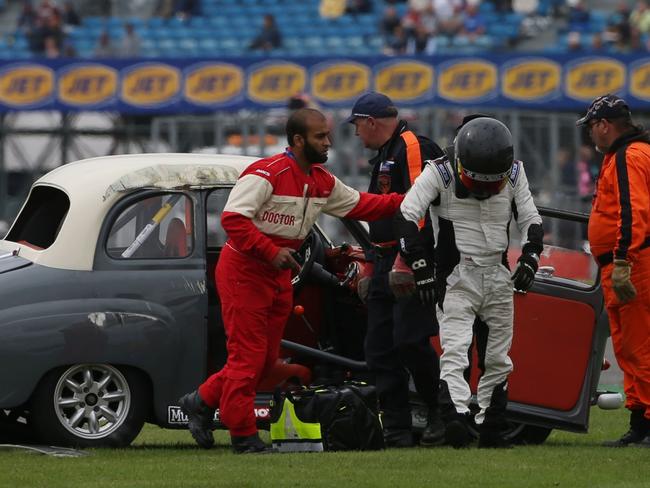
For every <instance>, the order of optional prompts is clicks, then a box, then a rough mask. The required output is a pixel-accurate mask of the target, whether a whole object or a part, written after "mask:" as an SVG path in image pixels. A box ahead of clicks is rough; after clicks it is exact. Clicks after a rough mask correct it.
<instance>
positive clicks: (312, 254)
mask: <svg viewBox="0 0 650 488" xmlns="http://www.w3.org/2000/svg"><path fill="white" fill-rule="evenodd" d="M322 247H323V243H322V242H321V241H320V238H319V236H318V234H317V233H316V232H315V231H314V230H313V229H312V230H311V231H310V232H309V234H307V237H305V240H304V241H303V243H302V246H300V249H298V250H297V251H296V252H295V255H294V257H296V261H298V264H300V271H298V273H297V274H296V275H295V276H294V277H293V278H291V284H292V285H293V292H294V294H296V293H298V292H299V291H300V289H301V288H302V287H303V286H304V284H305V281H306V280H307V277H308V276H309V273H311V270H312V268H313V267H314V261H315V260H316V255H317V254H320V253H321V252H322Z"/></svg>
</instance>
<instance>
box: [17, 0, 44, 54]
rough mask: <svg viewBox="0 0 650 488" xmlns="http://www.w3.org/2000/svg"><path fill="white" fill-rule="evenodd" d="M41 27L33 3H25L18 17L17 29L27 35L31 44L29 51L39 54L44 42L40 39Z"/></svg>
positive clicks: (27, 0)
mask: <svg viewBox="0 0 650 488" xmlns="http://www.w3.org/2000/svg"><path fill="white" fill-rule="evenodd" d="M40 26H41V24H40V22H39V20H38V16H37V15H36V10H34V7H33V5H32V2H30V1H29V0H26V1H24V2H23V8H22V10H21V12H20V15H19V16H18V21H17V23H16V29H17V30H18V31H19V32H22V33H23V34H24V35H25V37H26V38H27V40H28V42H29V49H30V50H31V51H33V52H38V50H39V49H38V46H39V43H40V42H41V41H42V38H41V37H40Z"/></svg>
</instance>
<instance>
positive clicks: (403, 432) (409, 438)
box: [384, 428, 415, 448]
mask: <svg viewBox="0 0 650 488" xmlns="http://www.w3.org/2000/svg"><path fill="white" fill-rule="evenodd" d="M384 444H385V445H386V447H388V448H391V447H392V448H402V447H413V446H414V445H415V442H414V441H413V432H411V429H396V428H388V429H384Z"/></svg>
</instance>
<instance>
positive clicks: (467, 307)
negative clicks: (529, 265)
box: [401, 157, 542, 424]
mask: <svg viewBox="0 0 650 488" xmlns="http://www.w3.org/2000/svg"><path fill="white" fill-rule="evenodd" d="M453 174H454V173H453V168H452V166H451V164H450V163H449V161H448V160H447V158H446V157H444V158H440V159H438V160H436V161H433V162H431V163H429V164H428V165H427V166H426V167H425V169H424V171H423V172H422V175H421V176H420V177H419V178H418V179H417V180H416V181H415V184H414V186H413V187H412V188H411V190H410V191H409V192H408V194H407V195H406V198H405V199H404V201H403V202H402V205H401V212H402V215H403V217H404V218H405V219H406V220H408V221H411V222H416V223H417V222H418V221H419V220H420V219H421V218H422V217H423V216H424V215H425V213H426V211H427V209H429V210H430V212H431V217H432V218H431V220H432V221H433V223H434V232H435V233H436V234H437V235H436V251H435V252H436V274H437V275H438V276H440V275H441V274H443V278H444V276H447V275H448V276H447V281H446V287H445V288H446V289H444V290H441V293H444V301H443V302H442V303H440V302H439V307H437V317H438V322H439V324H440V341H441V345H442V350H443V353H442V356H441V358H440V370H441V371H440V380H441V390H440V394H441V407H442V408H443V416H444V404H445V403H447V404H449V403H450V404H451V405H449V408H452V405H453V408H454V409H455V412H454V414H455V415H463V416H465V415H467V414H468V413H469V403H470V396H471V393H470V387H469V384H468V383H467V380H466V379H465V376H464V372H465V370H466V369H467V368H468V366H469V359H468V350H469V348H470V346H471V342H472V334H473V324H474V320H475V318H476V317H478V318H479V319H480V320H482V321H483V322H484V323H485V324H486V325H487V327H488V329H489V332H488V338H487V347H486V351H485V365H484V368H485V369H484V373H483V375H482V376H481V378H480V381H479V384H478V392H477V397H478V398H477V399H478V405H479V408H480V411H479V412H478V413H477V414H476V416H475V422H476V423H477V424H482V423H483V421H484V420H485V418H486V412H488V414H489V413H490V412H493V413H494V414H498V415H499V416H500V417H502V416H503V415H504V414H505V407H506V403H507V377H508V375H509V373H510V372H511V371H512V369H513V366H512V361H511V360H510V357H509V356H508V352H509V350H510V345H511V343H512V329H513V285H512V281H511V275H510V271H509V269H508V267H507V266H508V264H507V249H508V228H509V223H510V220H511V218H512V217H513V215H514V216H515V218H516V221H517V226H518V228H519V231H520V232H521V235H522V236H523V237H522V249H523V250H524V251H526V250H527V249H528V250H530V249H531V248H533V249H532V250H533V251H534V252H536V253H537V254H539V253H540V252H541V246H542V228H541V223H542V219H541V217H540V216H539V213H538V212H537V208H536V207H535V204H534V202H533V198H532V195H531V193H530V189H529V187H528V180H527V178H526V173H525V172H524V168H523V164H522V163H521V162H520V161H515V163H514V165H513V169H512V173H511V176H510V178H509V182H508V183H507V184H506V186H505V188H504V189H503V190H501V192H500V193H498V194H497V195H493V196H491V197H490V198H487V199H485V200H478V199H476V198H472V197H467V198H459V197H457V196H456V192H455V188H454V185H455V184H456V180H455V178H454V177H453ZM436 224H437V225H436ZM444 268H447V272H446V273H445V272H444V271H442V270H443V269H444ZM452 268H453V271H451V269H452ZM449 271H451V274H449ZM445 397H447V398H445Z"/></svg>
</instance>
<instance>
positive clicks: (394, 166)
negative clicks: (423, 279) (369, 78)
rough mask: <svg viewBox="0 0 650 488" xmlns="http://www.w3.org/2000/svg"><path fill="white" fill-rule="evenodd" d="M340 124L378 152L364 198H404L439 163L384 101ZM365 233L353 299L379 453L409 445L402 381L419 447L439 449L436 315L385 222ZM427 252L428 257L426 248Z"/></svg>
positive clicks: (370, 96)
mask: <svg viewBox="0 0 650 488" xmlns="http://www.w3.org/2000/svg"><path fill="white" fill-rule="evenodd" d="M347 122H349V123H352V124H354V125H355V129H356V130H355V133H356V135H357V136H358V137H359V139H361V141H362V143H363V144H364V146H365V147H366V148H368V149H374V150H377V151H378V152H377V155H376V156H375V157H374V158H372V159H371V160H370V164H371V165H372V177H371V181H370V188H369V189H368V192H369V193H376V194H384V193H390V192H396V193H406V192H407V191H408V190H409V188H410V187H411V185H412V184H413V182H414V181H415V178H417V177H418V176H419V174H420V173H421V171H422V168H423V167H424V165H425V164H426V162H427V161H432V160H434V159H437V158H439V157H440V156H442V155H443V152H442V150H441V149H440V148H439V147H438V146H437V145H436V144H435V143H434V142H433V141H431V140H429V139H427V138H426V137H422V136H417V135H415V134H414V133H413V132H411V131H410V130H409V128H408V125H407V123H406V122H405V121H403V120H400V119H399V118H398V117H397V108H396V107H395V106H394V104H393V102H392V101H391V100H390V98H388V97H387V96H385V95H383V94H381V93H376V92H370V93H366V94H365V95H363V96H361V97H360V98H359V99H358V100H357V102H356V103H355V104H354V107H353V108H352V114H351V115H350V117H348V119H347ZM369 225H370V239H371V240H372V242H373V253H372V254H373V256H372V258H373V261H374V270H373V274H372V277H371V278H369V280H370V281H369V284H368V286H367V288H365V287H360V291H361V293H360V295H362V296H361V298H362V300H364V301H365V302H366V303H367V306H368V331H367V334H366V344H365V350H366V360H367V362H368V366H369V367H370V369H371V370H372V372H373V373H374V374H375V377H376V385H377V393H378V397H379V406H380V409H381V412H382V423H383V426H384V438H385V441H386V445H387V446H388V447H410V446H412V445H413V444H414V441H413V434H412V422H411V408H410V404H409V373H410V375H411V376H412V378H413V383H414V385H415V389H416V390H417V392H418V394H419V396H420V398H421V400H422V401H423V402H424V403H425V404H426V406H427V407H428V419H427V427H426V429H425V430H424V432H423V435H422V438H421V444H423V445H439V444H441V443H442V442H443V441H444V427H443V425H442V422H441V421H440V418H439V413H438V381H439V376H440V367H439V361H438V356H437V354H436V352H435V350H434V349H433V347H432V346H431V340H430V339H431V336H433V335H436V334H437V333H438V332H437V330H438V326H437V323H436V321H435V313H434V312H433V309H431V308H429V307H426V306H425V305H423V304H422V303H421V302H420V300H419V299H418V297H417V296H416V294H415V293H414V291H415V283H414V281H413V277H412V274H411V272H410V270H409V269H408V268H406V267H405V266H404V265H403V264H402V263H401V258H399V252H398V245H397V244H398V243H397V236H396V235H395V233H394V231H393V224H392V220H391V219H384V220H378V221H375V222H371V223H370V224H369ZM420 227H421V232H422V236H423V239H427V240H429V241H431V240H432V239H433V232H432V230H431V222H430V219H429V218H427V219H426V220H425V221H423V222H421V226H420ZM429 248H430V249H433V244H432V245H431V246H429ZM364 288H365V289H367V296H365V295H366V293H365V289H364Z"/></svg>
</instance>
